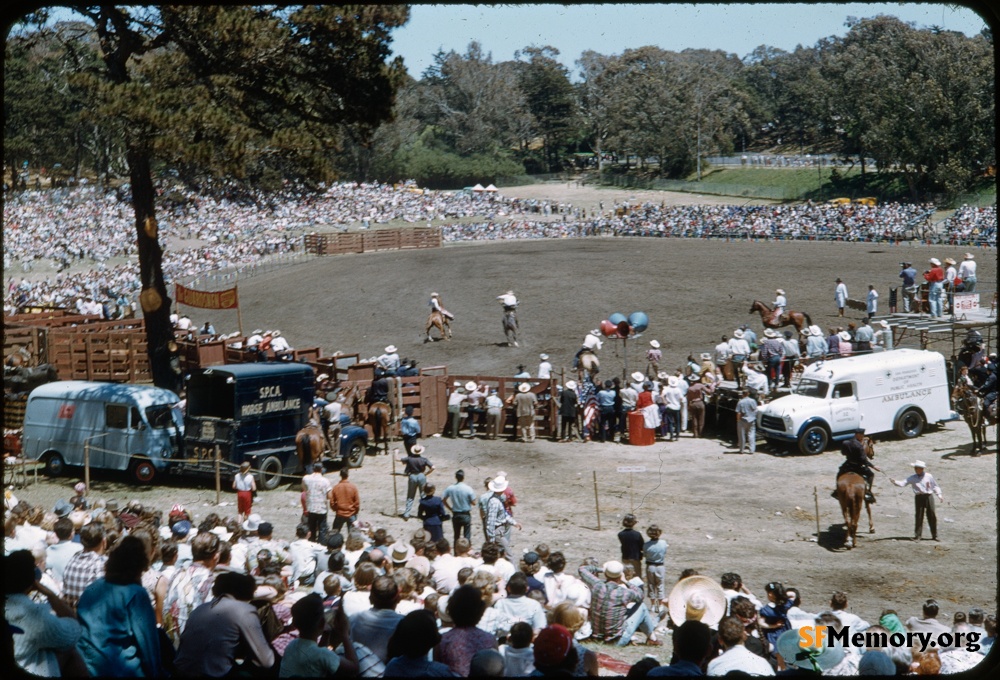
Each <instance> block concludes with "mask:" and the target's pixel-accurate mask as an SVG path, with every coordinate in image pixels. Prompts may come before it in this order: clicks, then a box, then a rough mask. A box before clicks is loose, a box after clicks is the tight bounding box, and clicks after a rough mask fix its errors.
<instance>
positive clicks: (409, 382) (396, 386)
mask: <svg viewBox="0 0 1000 680" xmlns="http://www.w3.org/2000/svg"><path fill="white" fill-rule="evenodd" d="M374 366H375V365H374V364H360V365H359V366H358V367H357V372H356V373H355V376H358V375H363V373H362V371H370V373H368V374H367V375H365V377H363V378H361V377H356V378H355V379H352V380H346V381H343V382H342V383H341V385H340V387H341V390H342V391H350V390H352V389H355V390H357V392H356V393H357V394H358V395H359V397H363V395H364V394H365V392H366V391H367V389H368V387H369V386H370V385H371V383H372V379H373V378H374ZM471 380H474V381H475V382H476V384H477V385H482V386H485V387H487V388H489V389H496V390H497V396H499V397H500V398H501V399H502V400H504V403H505V404H506V402H507V400H508V399H511V401H513V397H514V395H515V394H517V385H518V384H519V383H522V382H526V380H524V379H520V378H512V377H506V376H481V375H449V374H448V369H447V367H446V366H431V367H428V368H423V369H421V370H420V375H418V376H407V377H401V378H390V379H389V384H390V390H389V395H390V401H392V402H393V407H394V408H399V407H401V408H400V410H399V414H401V413H402V410H403V409H405V408H406V407H407V406H412V407H413V415H414V417H415V418H416V419H417V420H418V421H420V430H421V434H422V436H424V437H429V436H431V435H434V434H441V433H444V432H445V431H446V430H447V427H448V395H449V394H450V392H451V390H452V389H454V385H455V383H458V384H460V385H465V384H466V383H467V382H469V381H471ZM527 382H529V383H530V384H531V391H532V392H534V393H535V396H536V397H538V405H537V407H536V408H535V434H536V436H538V437H552V436H555V435H556V434H557V430H556V427H557V422H558V421H557V415H558V410H559V409H558V401H557V396H556V394H557V393H556V385H557V384H558V381H556V380H540V379H532V380H530V381H527ZM397 392H398V394H399V395H400V396H399V398H398V399H397V397H396V395H397ZM358 410H359V413H358V414H357V415H358V417H359V418H360V419H364V416H365V413H366V408H365V406H364V404H359V405H358ZM399 417H401V415H400V416H399ZM460 417H461V418H462V422H464V421H465V419H466V418H467V417H468V412H467V411H466V410H465V408H463V409H462V412H461V414H460ZM397 420H398V418H397ZM484 427H485V425H479V426H478V429H477V432H480V433H482V432H483V428H484ZM516 431H517V418H516V416H515V413H514V405H513V403H510V404H506V406H505V408H504V418H503V428H502V431H501V436H507V437H513V436H515V435H516ZM392 434H393V436H394V437H398V436H399V425H398V422H397V423H395V424H394V425H393V429H392Z"/></svg>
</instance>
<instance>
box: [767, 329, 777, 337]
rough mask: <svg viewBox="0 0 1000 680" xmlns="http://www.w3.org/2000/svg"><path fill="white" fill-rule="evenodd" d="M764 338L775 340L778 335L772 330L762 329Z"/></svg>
mask: <svg viewBox="0 0 1000 680" xmlns="http://www.w3.org/2000/svg"><path fill="white" fill-rule="evenodd" d="M764 337H765V338H776V337H778V333H777V331H775V330H774V329H772V328H765V329H764Z"/></svg>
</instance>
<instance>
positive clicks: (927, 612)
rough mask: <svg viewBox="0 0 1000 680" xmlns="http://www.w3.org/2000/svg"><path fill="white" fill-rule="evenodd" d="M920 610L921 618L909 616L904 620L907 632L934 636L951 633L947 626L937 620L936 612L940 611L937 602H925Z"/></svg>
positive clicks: (931, 600) (930, 600) (932, 600)
mask: <svg viewBox="0 0 1000 680" xmlns="http://www.w3.org/2000/svg"><path fill="white" fill-rule="evenodd" d="M921 609H922V611H923V617H922V618H917V617H916V616H911V617H910V618H908V619H907V620H906V629H907V630H909V631H913V632H915V633H933V634H935V635H938V634H940V633H950V632H951V629H950V628H948V626H946V625H944V624H943V623H941V622H940V621H938V620H937V615H938V611H940V609H939V607H938V603H937V600H934V599H929V600H926V601H925V602H924V604H923V607H921Z"/></svg>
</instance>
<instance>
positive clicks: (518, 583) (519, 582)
mask: <svg viewBox="0 0 1000 680" xmlns="http://www.w3.org/2000/svg"><path fill="white" fill-rule="evenodd" d="M527 593H528V577H527V575H525V573H524V572H522V571H518V572H515V573H514V575H513V576H511V577H510V579H509V580H508V581H507V597H505V598H502V599H500V600H498V601H497V603H496V604H495V605H493V607H494V608H495V609H497V610H499V611H500V612H501V613H503V614H504V615H505V616H506V617H507V618H508V619H509V620H510V621H512V622H513V621H526V622H528V623H529V624H531V628H532V630H534V632H535V633H538V632H539V631H540V630H542V628H545V623H546V621H545V610H544V609H542V605H540V604H538V602H537V601H536V600H534V599H532V598H530V597H528V596H527Z"/></svg>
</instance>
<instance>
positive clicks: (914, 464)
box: [910, 460, 927, 469]
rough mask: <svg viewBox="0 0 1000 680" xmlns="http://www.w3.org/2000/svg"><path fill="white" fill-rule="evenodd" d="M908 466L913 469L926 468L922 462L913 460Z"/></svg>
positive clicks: (925, 464)
mask: <svg viewBox="0 0 1000 680" xmlns="http://www.w3.org/2000/svg"><path fill="white" fill-rule="evenodd" d="M910 465H912V466H913V467H918V468H924V469H926V468H927V463H925V462H924V461H922V460H915V461H913V462H912V463H910Z"/></svg>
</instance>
